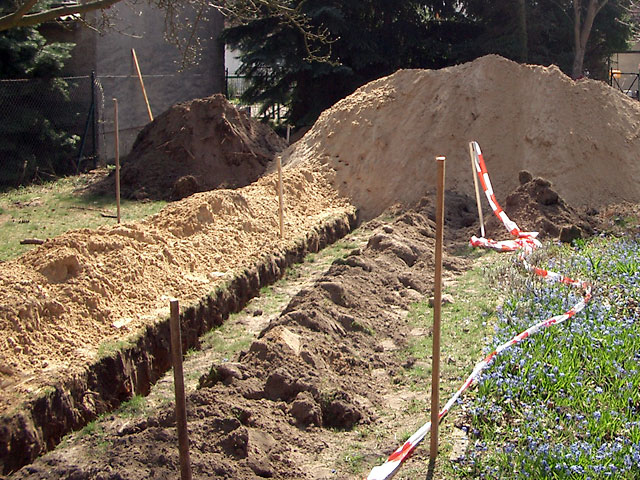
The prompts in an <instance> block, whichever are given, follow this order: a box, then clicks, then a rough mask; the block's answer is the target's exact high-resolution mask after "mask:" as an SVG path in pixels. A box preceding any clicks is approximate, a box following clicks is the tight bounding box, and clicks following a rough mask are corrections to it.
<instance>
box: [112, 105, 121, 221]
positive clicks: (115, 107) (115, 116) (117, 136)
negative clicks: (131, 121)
mask: <svg viewBox="0 0 640 480" xmlns="http://www.w3.org/2000/svg"><path fill="white" fill-rule="evenodd" d="M113 125H114V129H115V132H114V133H115V148H116V218H117V219H118V223H120V129H119V127H118V99H117V98H114V99H113Z"/></svg>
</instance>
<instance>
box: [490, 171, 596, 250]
mask: <svg viewBox="0 0 640 480" xmlns="http://www.w3.org/2000/svg"><path fill="white" fill-rule="evenodd" d="M518 178H519V181H520V183H521V184H520V186H518V187H517V188H516V189H515V190H514V191H513V192H511V193H510V194H508V195H507V196H506V197H505V200H504V202H502V203H504V211H505V213H506V214H507V215H508V216H509V218H511V220H513V221H514V222H516V224H517V225H518V226H519V227H520V229H521V230H522V231H525V232H532V231H536V232H538V233H539V236H538V238H540V239H552V240H561V241H563V242H569V243H570V242H571V241H572V240H575V239H577V238H585V237H587V236H591V235H593V233H594V232H595V231H596V230H600V229H601V220H600V218H599V217H598V216H597V215H596V214H595V212H594V211H590V212H589V213H591V215H589V214H588V213H587V212H586V211H585V209H582V211H580V210H578V209H576V208H574V207H572V206H571V205H569V204H567V202H566V201H565V200H564V199H563V198H562V197H561V196H560V195H559V194H558V192H556V191H555V190H554V189H553V188H552V185H551V182H550V181H548V180H546V179H544V178H539V177H537V178H533V176H532V175H531V174H530V173H529V172H527V171H525V170H523V171H521V172H520V173H519V174H518ZM498 202H500V200H498ZM485 215H486V216H485V218H487V220H486V225H485V228H486V232H487V236H488V237H491V238H495V239H501V238H507V237H509V234H508V232H507V231H506V230H505V227H504V225H503V224H502V222H501V221H500V220H499V219H498V218H497V217H496V216H495V215H494V214H493V212H491V211H489V210H487V212H486V213H485Z"/></svg>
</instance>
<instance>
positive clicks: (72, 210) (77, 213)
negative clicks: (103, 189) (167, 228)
mask: <svg viewBox="0 0 640 480" xmlns="http://www.w3.org/2000/svg"><path fill="white" fill-rule="evenodd" d="M89 178H90V177H89V176H88V175H78V176H74V177H65V178H62V179H60V180H58V181H56V182H52V183H47V184H44V185H30V186H28V187H20V188H17V189H14V190H10V191H7V192H4V193H1V194H0V260H9V259H12V258H15V257H17V256H19V255H21V254H23V253H25V252H26V251H28V250H29V249H32V248H34V247H33V246H32V245H20V241H21V240H23V239H25V238H39V239H42V240H45V239H47V238H52V237H56V236H58V235H60V234H62V233H64V232H66V231H69V230H76V229H80V228H91V229H93V228H97V227H99V226H101V225H115V224H116V219H114V218H106V217H103V216H102V213H105V214H110V215H115V214H116V202H115V196H113V197H110V196H109V197H105V196H95V195H86V194H81V193H79V191H80V190H81V189H82V188H84V187H86V186H87V184H88V182H89ZM165 205H166V202H164V201H153V202H150V201H132V200H122V204H121V209H120V210H121V220H122V221H123V222H128V221H134V220H140V219H142V218H144V217H147V216H149V215H152V214H155V213H157V212H158V211H160V210H161V209H162V207H164V206H165Z"/></svg>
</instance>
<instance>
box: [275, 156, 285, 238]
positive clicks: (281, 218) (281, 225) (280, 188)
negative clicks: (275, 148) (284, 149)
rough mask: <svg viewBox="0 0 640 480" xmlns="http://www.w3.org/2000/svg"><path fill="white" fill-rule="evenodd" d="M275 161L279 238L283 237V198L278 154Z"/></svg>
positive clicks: (280, 164)
mask: <svg viewBox="0 0 640 480" xmlns="http://www.w3.org/2000/svg"><path fill="white" fill-rule="evenodd" d="M276 163H277V165H278V199H279V202H280V207H279V209H278V211H279V216H280V238H284V198H283V194H282V159H281V157H280V155H278V156H277V157H276Z"/></svg>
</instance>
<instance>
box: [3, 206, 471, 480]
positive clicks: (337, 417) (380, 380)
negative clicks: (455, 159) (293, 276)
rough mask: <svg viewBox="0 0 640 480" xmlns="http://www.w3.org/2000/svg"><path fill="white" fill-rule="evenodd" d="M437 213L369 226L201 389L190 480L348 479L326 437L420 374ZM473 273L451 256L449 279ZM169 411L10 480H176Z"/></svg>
mask: <svg viewBox="0 0 640 480" xmlns="http://www.w3.org/2000/svg"><path fill="white" fill-rule="evenodd" d="M431 204H432V202H430V200H425V201H424V202H422V203H421V204H420V205H419V206H418V207H416V208H415V209H411V210H408V211H405V212H402V213H396V214H395V220H393V221H392V222H388V223H383V222H381V221H377V220H376V221H373V222H371V223H369V224H368V225H366V226H365V227H363V228H365V229H366V230H367V231H370V233H369V238H368V242H367V244H366V246H365V247H363V248H361V249H355V250H353V251H351V252H350V253H349V254H348V255H347V256H346V257H344V258H338V259H337V260H336V261H334V263H333V265H332V266H331V268H329V270H328V271H326V272H325V274H324V275H323V276H322V277H321V278H320V279H319V280H318V281H317V282H316V283H315V284H313V285H312V286H311V287H309V288H306V289H303V290H301V291H300V292H299V293H298V294H297V295H295V297H294V298H293V299H292V300H291V302H290V303H289V304H288V305H287V307H286V308H285V309H284V311H283V312H282V313H281V315H280V316H279V317H278V318H277V319H275V320H274V321H272V322H271V323H270V324H269V325H268V326H267V327H266V328H264V329H263V330H262V331H261V332H260V334H259V335H258V338H256V339H255V340H254V341H253V342H252V343H251V344H250V346H249V347H248V348H247V349H246V350H244V351H242V352H240V353H239V354H238V355H237V356H236V357H235V358H230V359H228V361H226V362H223V363H220V364H217V365H214V366H212V368H211V371H210V373H209V374H208V375H205V376H203V377H202V378H201V379H200V386H199V388H198V390H197V391H196V392H194V393H192V394H190V395H189V396H188V398H187V409H188V412H189V435H190V441H191V450H190V454H191V463H192V469H193V474H194V478H229V479H255V478H290V479H301V478H309V479H311V478H344V475H347V472H340V473H339V474H338V473H336V472H331V470H327V469H326V465H325V467H324V468H323V462H322V457H323V456H325V455H329V456H330V455H332V452H334V454H336V452H337V451H339V449H340V446H339V444H337V443H336V438H335V437H336V436H335V435H334V438H333V439H331V435H327V430H326V429H334V430H337V431H347V430H351V429H353V428H355V427H356V426H358V425H360V426H363V425H366V424H369V423H371V422H376V421H377V420H378V419H377V416H376V413H375V412H376V406H378V405H380V404H381V403H384V402H385V392H388V391H390V390H391V389H393V388H394V384H395V383H397V381H398V378H399V377H398V376H399V374H400V372H401V371H402V370H403V369H404V368H409V367H411V366H412V365H413V363H412V362H411V361H407V359H403V358H400V356H399V355H397V350H398V349H400V348H402V347H405V346H406V345H407V342H408V339H410V338H411V337H412V335H416V334H425V333H427V332H417V333H416V332H413V330H414V328H412V327H411V326H410V324H409V321H408V319H407V313H408V307H409V304H410V303H412V302H415V301H419V300H421V299H422V298H423V297H424V296H425V295H428V294H429V292H430V289H431V288H432V273H433V248H434V242H435V240H434V236H435V235H434V222H433V220H431V218H432V217H433V216H434V214H433V208H432V206H431ZM467 204H468V205H472V203H471V202H470V201H469V200H467ZM430 217H431V218H430ZM452 220H455V219H452ZM451 233H452V234H457V233H458V232H451ZM467 264H468V260H464V259H461V258H458V257H455V256H448V255H447V256H446V257H445V265H446V269H447V271H448V272H451V273H455V272H460V271H461V270H463V269H464V268H465V267H466V266H467ZM173 411H174V410H173V406H172V405H167V406H165V407H164V408H162V409H160V410H159V411H158V412H157V413H156V414H154V415H152V416H150V417H148V418H143V419H139V420H136V421H135V422H134V423H131V424H128V425H125V426H124V427H122V426H120V428H118V429H114V430H113V431H110V432H108V434H105V435H103V436H102V437H101V441H102V442H106V443H107V444H108V445H109V447H108V448H103V449H99V448H98V449H96V446H95V443H94V442H95V441H94V440H91V439H90V438H88V437H87V438H84V439H83V438H80V439H79V440H76V441H75V442H74V443H73V447H72V448H61V449H57V450H56V451H54V452H52V453H50V454H47V455H45V456H44V457H42V458H41V459H39V460H37V461H36V462H34V463H33V464H31V465H29V466H27V467H25V468H23V469H22V470H20V471H19V472H18V473H16V474H15V475H13V476H12V477H11V478H42V479H45V478H46V479H54V478H104V479H107V478H108V479H143V478H169V477H171V476H172V475H175V472H176V471H177V468H178V465H179V460H178V456H177V449H176V446H175V445H176V441H177V438H176V433H175V418H174V413H173ZM336 475H338V476H337V477H336Z"/></svg>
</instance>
